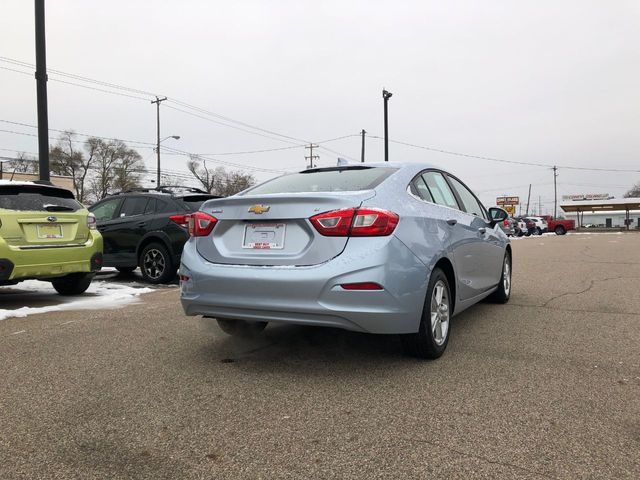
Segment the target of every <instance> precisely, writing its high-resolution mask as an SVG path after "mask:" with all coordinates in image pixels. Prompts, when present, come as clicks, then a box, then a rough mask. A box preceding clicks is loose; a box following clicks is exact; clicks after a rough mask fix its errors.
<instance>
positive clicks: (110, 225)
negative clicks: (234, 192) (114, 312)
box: [89, 186, 220, 283]
mask: <svg viewBox="0 0 640 480" xmlns="http://www.w3.org/2000/svg"><path fill="white" fill-rule="evenodd" d="M212 198H220V197H217V196H215V195H210V194H208V193H206V192H204V191H202V190H198V189H196V188H186V187H167V186H164V187H160V188H156V189H142V188H140V189H134V190H129V191H126V192H121V193H117V194H115V195H112V196H110V197H106V198H104V199H102V200H100V201H99V202H97V203H95V204H94V205H92V206H91V207H89V211H90V212H92V213H93V214H94V215H95V217H96V220H97V223H98V230H99V231H100V233H101V234H102V237H103V239H104V266H105V267H116V268H117V269H118V270H119V271H120V272H125V273H130V272H132V271H134V270H135V269H136V268H137V267H140V270H141V272H142V276H143V277H144V278H145V280H147V281H148V282H151V283H167V282H170V281H172V280H173V279H174V278H175V275H176V271H177V269H178V265H179V264H180V255H181V254H182V247H183V245H184V243H185V242H186V241H187V239H188V238H189V233H188V231H187V225H186V224H185V223H184V219H183V218H181V216H182V215H185V214H189V213H192V212H195V211H197V210H198V209H199V208H200V205H202V203H203V202H205V201H206V200H210V199H212ZM171 217H174V218H173V220H172V218H171Z"/></svg>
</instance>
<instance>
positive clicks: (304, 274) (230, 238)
mask: <svg viewBox="0 0 640 480" xmlns="http://www.w3.org/2000/svg"><path fill="white" fill-rule="evenodd" d="M495 210H497V211H496V212H494V209H489V212H487V211H486V209H485V208H484V207H483V205H482V204H481V203H480V201H479V200H478V199H477V197H476V196H475V195H474V194H473V193H472V192H471V191H470V190H469V189H468V188H467V187H466V186H465V185H464V184H463V183H462V182H461V181H460V180H458V179H457V178H456V177H454V176H453V175H450V174H448V173H446V172H443V171H441V170H439V169H437V168H434V167H431V166H428V165H417V164H394V163H385V164H367V165H346V166H338V167H332V168H314V169H309V170H305V171H302V172H299V173H294V174H290V175H284V176H281V177H277V178H275V179H272V180H269V181H267V182H265V183H262V184H261V185H258V186H256V187H253V188H250V189H248V190H245V191H244V192H242V193H239V194H237V195H235V196H232V197H228V198H224V199H218V200H211V201H207V202H205V203H204V204H203V205H202V207H201V210H200V211H199V212H196V213H194V214H192V215H190V216H189V218H188V224H189V231H190V234H191V238H190V239H189V241H187V243H186V244H185V246H184V251H183V253H182V262H181V265H180V285H181V301H182V305H183V307H184V310H185V312H186V314H187V315H203V316H204V317H205V318H211V319H217V322H218V324H219V325H220V327H221V328H222V330H224V331H225V332H226V333H229V334H232V335H241V336H242V335H251V334H255V333H257V332H259V331H261V330H262V329H264V328H265V326H266V325H267V322H281V323H291V324H299V325H316V326H325V327H338V328H344V329H348V330H355V331H360V332H369V333H381V334H402V339H403V345H404V347H405V350H406V351H407V353H409V354H412V355H416V356H419V357H424V358H437V357H439V356H440V355H442V353H443V352H444V350H445V348H446V346H447V342H448V340H449V332H450V322H451V317H453V316H454V315H456V314H458V313H460V312H462V311H464V310H465V309H467V308H468V307H470V306H472V305H473V304H475V303H477V302H479V301H480V300H482V299H484V298H485V297H488V296H491V298H492V299H493V300H495V301H497V302H502V303H504V302H507V301H508V300H509V295H510V293H511V246H510V244H509V240H508V239H507V237H506V235H505V234H504V233H503V232H502V230H501V229H500V227H499V226H498V223H499V222H502V221H504V219H505V218H506V217H505V215H506V212H504V211H503V210H501V209H495Z"/></svg>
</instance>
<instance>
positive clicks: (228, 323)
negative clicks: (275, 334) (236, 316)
mask: <svg viewBox="0 0 640 480" xmlns="http://www.w3.org/2000/svg"><path fill="white" fill-rule="evenodd" d="M217 320H218V326H219V327H220V330H222V331H223V332H224V333H226V334H227V335H231V336H233V337H243V338H251V337H255V336H256V335H258V334H259V333H261V332H262V331H263V330H264V329H265V328H266V326H267V322H248V321H246V320H229V319H226V318H218V319H217Z"/></svg>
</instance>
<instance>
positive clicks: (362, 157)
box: [360, 128, 367, 163]
mask: <svg viewBox="0 0 640 480" xmlns="http://www.w3.org/2000/svg"><path fill="white" fill-rule="evenodd" d="M360 133H361V134H362V149H361V150H360V161H361V162H362V163H364V136H365V134H366V133H367V132H365V131H364V128H363V129H362V132H360Z"/></svg>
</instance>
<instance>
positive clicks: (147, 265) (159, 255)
mask: <svg viewBox="0 0 640 480" xmlns="http://www.w3.org/2000/svg"><path fill="white" fill-rule="evenodd" d="M177 270H178V269H177V268H176V267H175V266H174V265H173V262H172V261H171V256H170V255H169V251H168V250H167V248H166V247H165V246H164V245H162V244H160V243H150V244H149V245H147V246H146V247H144V248H143V249H142V253H141V254H140V271H141V272H142V276H143V277H144V279H145V280H146V281H147V282H149V283H168V282H170V281H171V280H173V279H174V278H175V276H176V272H177Z"/></svg>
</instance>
